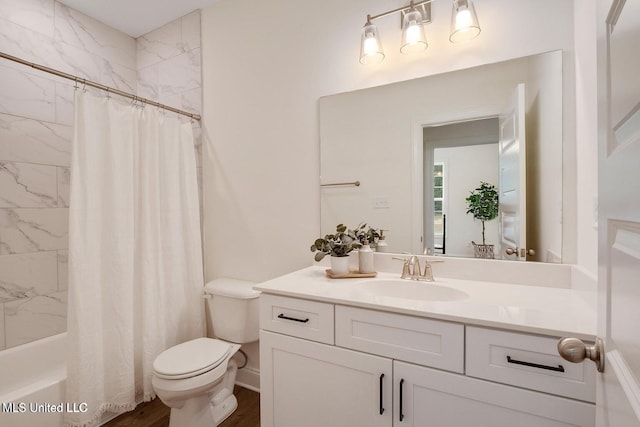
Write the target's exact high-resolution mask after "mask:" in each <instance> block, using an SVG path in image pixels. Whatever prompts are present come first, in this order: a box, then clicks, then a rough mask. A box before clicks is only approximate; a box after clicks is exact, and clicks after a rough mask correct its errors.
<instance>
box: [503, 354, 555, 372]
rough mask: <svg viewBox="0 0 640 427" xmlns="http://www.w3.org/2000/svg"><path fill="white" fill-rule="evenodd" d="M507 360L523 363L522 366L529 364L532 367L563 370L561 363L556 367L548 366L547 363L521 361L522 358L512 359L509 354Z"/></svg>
mask: <svg viewBox="0 0 640 427" xmlns="http://www.w3.org/2000/svg"><path fill="white" fill-rule="evenodd" d="M507 362H509V363H513V364H515V365H524V366H531V367H532V368H539V369H546V370H547V371H556V372H564V366H562V365H558V366H557V367H556V366H548V365H539V364H537V363H531V362H523V361H522V360H516V359H512V358H511V356H507Z"/></svg>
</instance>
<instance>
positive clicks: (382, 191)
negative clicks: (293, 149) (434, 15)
mask: <svg viewBox="0 0 640 427" xmlns="http://www.w3.org/2000/svg"><path fill="white" fill-rule="evenodd" d="M562 97H563V95H562V52H561V51H553V52H548V53H543V54H539V55H533V56H529V57H524V58H518V59H513V60H509V61H505V62H500V63H495V64H488V65H483V66H479V67H475V68H470V69H465V70H460V71H454V72H449V73H444V74H439V75H433V76H428V77H423V78H419V79H415V80H410V81H405V82H399V83H394V84H390V85H386V86H380V87H374V88H369V89H364V90H359V91H354V92H348V93H342V94H337V95H331V96H327V97H323V98H321V99H320V162H321V164H320V171H321V190H320V191H321V232H322V233H323V234H327V233H331V232H333V231H334V230H335V226H336V225H337V224H339V223H344V224H346V225H347V226H351V227H355V226H357V225H358V224H360V223H362V222H366V223H367V224H369V225H371V226H373V227H375V228H381V229H384V230H386V231H385V235H386V242H387V244H388V249H389V251H390V252H412V253H431V254H435V255H443V256H457V257H486V258H494V259H505V260H519V261H524V260H526V261H542V262H561V261H562V205H563V203H562V152H563V149H562ZM356 181H357V182H358V183H359V185H355V184H354V183H355V182H356ZM482 183H486V184H487V185H489V186H493V187H494V188H495V191H496V192H497V194H498V205H497V206H496V212H495V213H496V215H495V218H492V219H487V220H485V221H484V222H483V221H482V220H480V219H477V218H474V215H473V214H472V213H467V211H468V210H470V205H469V201H467V198H468V197H469V196H470V195H471V193H472V192H473V191H474V190H476V189H478V188H480V187H481V186H482ZM485 188H486V186H485ZM481 192H482V193H485V194H486V193H487V192H486V191H476V193H481ZM482 200H483V203H484V199H482ZM483 240H484V245H483ZM489 246H490V249H491V251H486V248H488V247H489Z"/></svg>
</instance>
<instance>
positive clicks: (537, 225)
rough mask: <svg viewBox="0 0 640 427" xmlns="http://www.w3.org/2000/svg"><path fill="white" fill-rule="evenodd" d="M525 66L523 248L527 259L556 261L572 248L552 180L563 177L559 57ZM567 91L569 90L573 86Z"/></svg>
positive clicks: (555, 182) (559, 192)
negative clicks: (525, 201) (525, 217)
mask: <svg viewBox="0 0 640 427" xmlns="http://www.w3.org/2000/svg"><path fill="white" fill-rule="evenodd" d="M528 70H529V76H528V79H527V88H526V93H527V96H526V103H527V105H526V110H527V116H526V117H527V125H526V146H527V249H534V250H535V255H533V256H527V259H530V260H535V261H543V262H560V261H561V260H563V257H562V255H563V252H564V254H565V255H569V256H565V258H570V254H571V253H572V252H574V251H573V248H572V245H573V243H572V240H575V239H574V237H573V233H574V232H575V231H574V226H572V224H571V222H570V221H567V222H565V224H566V230H565V229H563V220H562V213H563V212H562V211H563V209H562V208H563V196H564V194H563V184H562V182H560V181H559V180H558V177H562V176H563V158H562V154H563V153H562V152H563V149H562V148H563V146H562V136H563V132H562V107H563V106H562V104H561V103H558V102H557V99H558V97H557V96H556V95H557V94H558V93H560V91H562V79H560V78H556V76H559V75H561V71H562V61H559V60H557V58H555V57H549V56H547V55H544V56H543V55H538V56H532V57H530V60H529V68H528ZM570 90H571V91H573V86H571V89H570ZM564 155H565V156H568V157H569V158H568V159H566V160H565V163H567V164H569V163H570V162H572V161H573V158H574V157H575V155H573V153H566V152H565V153H564ZM567 172H568V174H564V177H567V175H569V174H570V173H571V168H568V169H567ZM565 181H566V180H564V179H563V182H565ZM565 184H566V182H565ZM573 193H574V191H569V193H568V194H566V196H567V197H568V200H567V202H569V201H570V200H572V198H573V197H574V196H573ZM567 204H568V203H567ZM563 232H564V233H563ZM561 236H562V237H561ZM563 240H564V242H563ZM563 248H564V251H563ZM565 262H566V261H565Z"/></svg>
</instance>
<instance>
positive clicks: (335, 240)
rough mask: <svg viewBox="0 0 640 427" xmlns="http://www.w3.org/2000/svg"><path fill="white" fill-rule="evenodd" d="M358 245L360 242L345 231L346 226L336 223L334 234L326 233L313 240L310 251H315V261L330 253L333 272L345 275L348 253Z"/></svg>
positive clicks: (347, 265) (347, 268)
mask: <svg viewBox="0 0 640 427" xmlns="http://www.w3.org/2000/svg"><path fill="white" fill-rule="evenodd" d="M360 246H361V244H360V242H359V241H358V240H357V239H356V238H355V237H354V236H353V235H351V233H349V232H348V231H347V227H346V226H345V225H343V224H338V225H337V226H336V232H335V234H327V235H326V236H324V238H319V239H316V241H315V242H313V244H312V245H311V252H317V253H316V254H315V256H314V259H315V260H316V261H321V260H322V259H323V258H324V257H325V256H326V255H330V256H331V271H332V272H333V274H335V275H345V274H349V254H350V253H351V252H352V251H353V250H354V249H357V248H359V247H360Z"/></svg>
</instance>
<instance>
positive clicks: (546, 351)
mask: <svg viewBox="0 0 640 427" xmlns="http://www.w3.org/2000/svg"><path fill="white" fill-rule="evenodd" d="M466 335H467V345H466V365H467V375H469V376H472V377H477V378H484V379H488V380H492V381H497V382H501V383H505V384H512V385H516V386H519V387H524V388H529V389H532V390H539V391H544V392H547V393H552V394H557V395H560V396H566V397H572V398H574V399H580V400H584V401H587V402H595V393H596V390H595V381H596V369H595V364H593V363H571V362H567V361H566V360H564V359H563V358H562V357H560V355H559V354H558V350H557V344H558V338H554V337H543V336H538V335H528V334H521V333H516V332H506V331H498V330H494V329H486V328H479V327H475V326H467V334H466Z"/></svg>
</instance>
